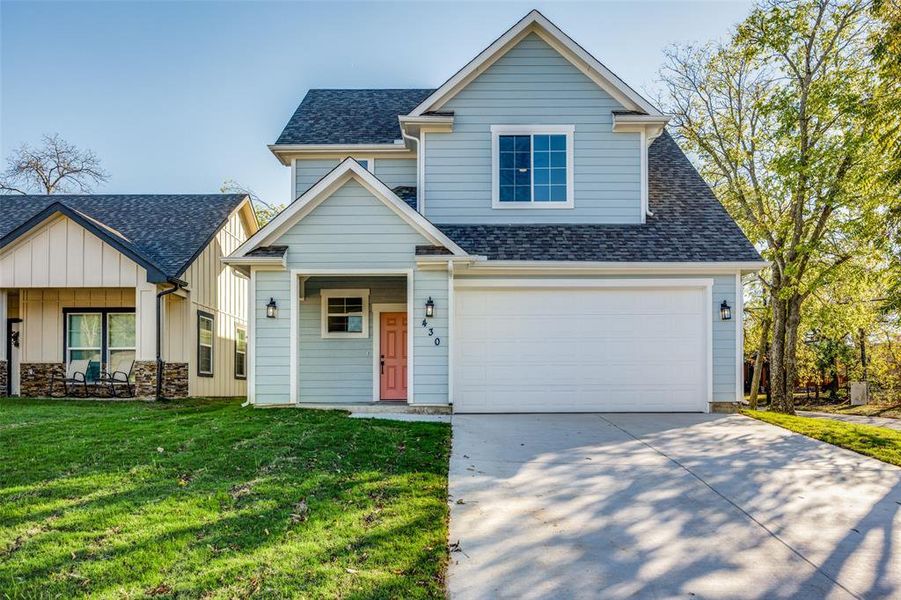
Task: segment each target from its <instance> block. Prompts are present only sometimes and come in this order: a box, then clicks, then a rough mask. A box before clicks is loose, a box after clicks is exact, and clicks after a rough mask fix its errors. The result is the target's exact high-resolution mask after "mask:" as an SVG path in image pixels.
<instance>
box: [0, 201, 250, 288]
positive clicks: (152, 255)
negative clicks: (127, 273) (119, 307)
mask: <svg viewBox="0 0 901 600" xmlns="http://www.w3.org/2000/svg"><path fill="white" fill-rule="evenodd" d="M245 198H246V196H244V195H242V194H205V195H204V194H191V195H184V194H180V195H84V196H77V195H62V194H61V195H53V196H0V214H2V215H3V218H2V219H0V247H2V246H5V245H6V244H8V243H10V242H11V241H12V239H13V238H14V237H15V236H16V234H17V233H21V232H17V231H16V230H17V229H18V228H21V227H22V226H24V225H26V224H28V223H29V221H30V220H32V219H34V218H36V217H38V216H39V215H41V213H43V212H45V211H48V210H61V211H64V212H69V213H71V214H72V215H75V216H76V217H77V216H81V217H82V218H84V219H85V220H86V221H87V222H90V223H92V224H94V225H95V226H96V227H97V228H98V230H102V231H105V232H106V233H107V234H108V235H110V236H111V238H112V239H114V240H115V241H116V242H117V243H119V244H121V246H122V247H123V248H124V249H125V250H127V251H131V252H133V253H135V254H136V255H138V256H139V257H141V258H143V259H144V260H146V261H147V262H148V263H150V264H151V265H152V266H154V267H156V268H157V269H158V270H159V271H160V272H162V273H163V274H164V275H165V276H167V277H179V276H181V274H182V273H184V271H185V269H187V268H188V266H189V265H190V263H191V262H192V261H193V259H194V258H195V257H196V255H197V254H198V253H199V252H200V251H201V250H202V249H203V248H204V247H206V245H207V244H208V243H209V241H210V239H211V238H212V236H213V235H214V234H215V233H216V232H217V231H218V230H219V228H220V227H221V226H222V225H223V224H224V223H225V220H226V219H227V218H228V215H229V214H231V212H232V211H233V210H235V209H236V208H237V207H238V205H240V204H241V202H242V201H243V200H244V199H245Z"/></svg>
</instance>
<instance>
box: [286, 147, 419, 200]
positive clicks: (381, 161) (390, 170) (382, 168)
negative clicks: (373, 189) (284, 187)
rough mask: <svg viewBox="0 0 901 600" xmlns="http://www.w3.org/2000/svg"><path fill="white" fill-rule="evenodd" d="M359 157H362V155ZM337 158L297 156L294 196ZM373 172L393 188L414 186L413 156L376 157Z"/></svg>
mask: <svg viewBox="0 0 901 600" xmlns="http://www.w3.org/2000/svg"><path fill="white" fill-rule="evenodd" d="M360 158H363V157H362V156H361V157H360ZM338 162H339V160H338V159H337V158H299V159H297V167H296V177H297V181H296V182H295V185H294V197H295V198H298V197H300V196H301V195H302V194H303V193H304V192H305V191H307V190H308V189H310V188H311V187H313V185H315V183H316V182H317V181H319V180H320V179H322V178H323V177H324V176H325V175H326V174H328V172H329V171H331V170H332V169H334V168H335V167H336V166H337V165H338ZM373 164H374V167H375V170H374V171H373V174H374V175H375V176H376V177H378V178H379V179H381V180H382V183H384V184H385V185H387V186H388V187H389V188H391V189H394V188H396V187H398V186H401V185H402V186H409V187H416V159H415V158H376V159H374V163H373Z"/></svg>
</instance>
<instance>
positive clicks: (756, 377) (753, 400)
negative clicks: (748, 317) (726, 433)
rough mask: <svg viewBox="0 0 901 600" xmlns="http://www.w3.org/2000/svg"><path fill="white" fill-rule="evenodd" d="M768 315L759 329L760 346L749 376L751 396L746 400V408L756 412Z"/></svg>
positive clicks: (768, 331)
mask: <svg viewBox="0 0 901 600" xmlns="http://www.w3.org/2000/svg"><path fill="white" fill-rule="evenodd" d="M770 324H771V320H770V314H769V312H767V314H766V316H765V317H764V318H763V324H762V325H761V327H760V345H758V346H757V358H755V359H754V374H753V375H752V376H751V396H750V397H749V398H748V407H749V408H750V409H751V410H757V394H758V393H759V392H760V375H761V373H762V371H763V359H764V357H765V356H766V347H767V344H768V343H769V337H770Z"/></svg>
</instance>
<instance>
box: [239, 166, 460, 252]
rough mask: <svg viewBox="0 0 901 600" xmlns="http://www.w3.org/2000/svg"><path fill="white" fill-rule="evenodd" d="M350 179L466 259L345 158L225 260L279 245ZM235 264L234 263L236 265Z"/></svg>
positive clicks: (428, 222)
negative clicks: (288, 232)
mask: <svg viewBox="0 0 901 600" xmlns="http://www.w3.org/2000/svg"><path fill="white" fill-rule="evenodd" d="M350 179H356V180H357V182H358V183H360V184H362V185H363V187H365V188H366V189H367V190H368V191H369V192H370V193H371V194H372V195H373V196H374V197H375V198H376V199H377V200H380V201H381V202H382V203H383V204H385V206H387V207H388V208H390V209H391V210H393V211H394V213H395V214H397V215H398V216H399V217H400V218H402V219H403V220H404V221H406V222H407V223H408V224H409V225H410V226H411V227H412V228H413V229H415V230H416V231H418V232H419V233H421V234H422V235H423V237H425V238H426V239H428V240H429V241H431V242H432V243H433V244H435V245H439V246H444V247H446V248H447V249H448V250H450V251H451V252H452V253H453V254H456V255H465V254H466V252H464V251H463V249H462V248H460V247H459V246H458V245H457V244H456V243H455V242H454V241H453V240H451V239H450V238H449V237H447V236H446V235H445V234H444V233H442V232H441V230H440V229H438V228H437V227H435V226H434V225H433V224H432V223H431V222H430V221H429V220H428V219H426V218H425V217H424V216H422V215H421V214H419V213H418V212H416V210H415V209H413V208H411V207H410V205H409V204H407V203H406V202H405V201H403V200H401V199H400V198H398V196H397V195H396V194H395V193H394V192H393V191H391V189H389V188H388V186H386V185H385V184H384V183H383V182H382V181H381V180H380V179H379V178H378V177H376V176H375V175H373V174H372V173H370V172H369V171H368V170H366V169H365V168H363V166H362V165H360V163H358V162H357V161H356V160H354V159H353V158H345V159H344V160H343V161H341V162H340V163H338V165H337V166H336V167H335V168H334V169H332V170H331V171H329V172H328V173H327V174H326V175H325V176H323V177H322V179H320V180H319V181H318V182H317V183H316V184H315V185H314V186H313V187H311V188H310V189H308V190H307V191H306V192H304V193H303V194H302V195H301V196H300V197H299V198H298V199H296V200H295V201H293V202H292V203H291V204H289V205H288V207H287V208H285V209H284V210H283V211H282V212H280V213H279V214H277V215H276V216H275V217H274V218H273V219H272V220H271V221H269V222H268V223H267V224H266V225H265V226H264V227H263V228H262V229H260V230H259V231H257V232H256V233H255V234H254V235H253V236H251V237H250V239H248V240H247V241H246V242H244V243H243V244H241V246H240V247H238V249H237V250H235V251H234V252H233V253H232V254H231V256H229V257H227V258H226V259H224V262H226V263H228V262H229V259H241V258H243V257H245V256H248V255H250V254H251V253H252V252H253V251H254V250H256V249H257V248H259V247H262V246H268V245H271V244H273V243H275V242H277V241H278V238H279V237H281V235H282V234H283V233H284V232H285V231H286V230H287V229H288V228H290V227H292V226H294V225H295V224H296V223H297V222H298V221H300V220H302V219H303V218H304V217H306V216H307V215H308V214H310V213H311V212H312V211H313V209H315V208H316V207H317V206H319V205H320V204H322V202H324V201H325V200H326V199H327V198H328V197H329V196H331V195H332V193H334V192H335V191H336V190H337V189H338V188H340V187H341V186H342V185H344V184H345V183H347V181H349V180H350ZM235 262H236V263H237V261H235Z"/></svg>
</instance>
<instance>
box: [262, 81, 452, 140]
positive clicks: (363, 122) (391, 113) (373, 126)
mask: <svg viewBox="0 0 901 600" xmlns="http://www.w3.org/2000/svg"><path fill="white" fill-rule="evenodd" d="M433 91H434V90H432V89H363V90H353V89H347V90H335V89H313V90H310V91H308V92H307V95H306V96H304V98H303V100H302V101H301V103H300V106H298V107H297V110H296V111H294V114H293V115H292V116H291V119H290V120H289V121H288V124H287V125H285V129H284V130H283V131H282V133H281V135H280V136H278V140H276V142H275V143H276V145H283V144H390V143H393V142H394V140H399V139H402V138H401V133H400V124H399V123H398V121H397V116H398V115H404V114H407V112H409V111H410V110H412V109H413V108H415V107H416V105H417V104H419V103H420V102H422V100H423V99H424V98H426V97H427V96H428V95H429V94H431V93H432V92H433Z"/></svg>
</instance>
